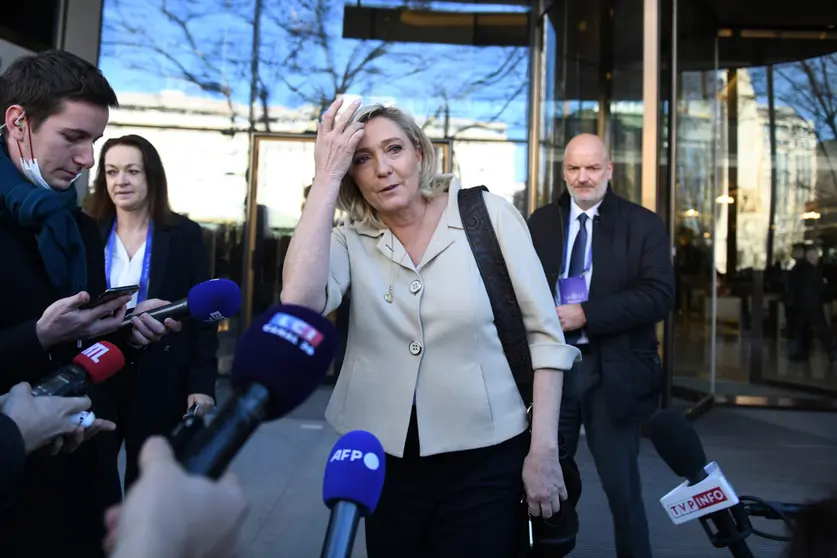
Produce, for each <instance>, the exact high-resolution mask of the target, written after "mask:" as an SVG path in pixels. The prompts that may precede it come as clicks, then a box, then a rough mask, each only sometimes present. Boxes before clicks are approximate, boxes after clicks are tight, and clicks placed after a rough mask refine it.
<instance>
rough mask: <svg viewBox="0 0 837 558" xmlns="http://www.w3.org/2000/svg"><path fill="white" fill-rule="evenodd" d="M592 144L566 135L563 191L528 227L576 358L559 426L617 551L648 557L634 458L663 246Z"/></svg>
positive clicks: (665, 263)
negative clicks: (582, 453)
mask: <svg viewBox="0 0 837 558" xmlns="http://www.w3.org/2000/svg"><path fill="white" fill-rule="evenodd" d="M612 174H613V163H611V161H610V157H609V155H608V153H607V148H606V147H605V145H604V143H602V141H601V140H600V139H599V138H598V137H596V136H594V135H590V134H583V135H579V136H576V137H575V138H573V139H572V140H571V141H570V142H569V143H568V144H567V147H566V152H565V155H564V180H565V181H566V184H567V192H564V194H563V195H561V197H560V198H559V199H558V201H557V202H554V203H550V204H549V205H546V206H544V207H541V208H540V209H538V210H537V211H535V212H534V213H533V214H532V216H531V217H530V218H529V230H530V232H531V234H532V241H533V243H534V245H535V250H536V251H537V253H538V257H539V258H540V260H541V264H542V265H543V268H544V272H545V273H546V276H547V279H548V281H549V285H550V287H551V288H552V292H553V295H554V297H555V304H556V311H557V312H558V316H559V317H560V319H561V326H562V327H563V329H564V334H565V336H566V339H567V342H568V343H572V344H574V345H576V346H578V348H579V349H581V352H582V361H581V362H577V363H576V365H575V367H574V369H573V370H572V371H571V372H569V373H567V374H565V375H564V395H563V401H562V402H561V418H560V423H559V429H560V432H561V434H562V435H563V437H564V440H565V443H566V444H567V449H568V451H569V452H570V454H571V455H574V454H575V452H576V450H577V448H578V441H579V431H580V427H581V425H582V424H583V425H584V430H585V433H586V437H587V445H588V446H589V448H590V453H591V454H592V455H593V459H594V461H595V463H596V469H597V470H598V473H599V478H600V479H601V481H602V486H603V488H604V490H605V493H606V495H607V499H608V503H609V504H610V511H611V514H612V516H613V527H614V534H615V539H616V555H617V556H618V558H650V557H651V544H650V542H649V537H648V523H647V520H646V517H645V507H644V504H643V500H642V488H641V484H640V474H639V465H638V463H637V457H638V453H639V443H640V427H641V422H642V421H643V420H644V419H645V418H647V417H649V416H650V415H651V414H652V413H653V412H654V411H655V410H656V408H657V406H658V404H659V394H660V388H661V384H662V367H661V365H660V359H659V356H658V352H657V347H658V342H657V336H656V324H657V322H659V321H661V320H663V319H664V318H665V317H666V315H667V314H668V313H669V312H670V310H671V308H672V304H673V301H674V273H673V271H672V264H671V257H670V254H671V247H670V244H669V241H668V238H667V235H666V230H665V228H664V226H663V223H662V221H661V220H660V218H659V217H658V216H657V215H656V214H654V213H652V212H651V211H649V210H647V209H645V208H643V207H642V206H639V205H637V204H634V203H631V202H629V201H627V200H625V199H623V198H620V197H619V196H617V195H616V194H615V193H614V192H613V190H612V189H611V188H610V187H609V183H610V180H611V178H612Z"/></svg>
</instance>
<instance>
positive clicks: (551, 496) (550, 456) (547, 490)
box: [523, 447, 567, 519]
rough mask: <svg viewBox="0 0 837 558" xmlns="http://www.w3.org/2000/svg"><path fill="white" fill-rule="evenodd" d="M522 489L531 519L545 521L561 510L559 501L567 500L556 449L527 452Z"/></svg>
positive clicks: (533, 449) (538, 449) (535, 449)
mask: <svg viewBox="0 0 837 558" xmlns="http://www.w3.org/2000/svg"><path fill="white" fill-rule="evenodd" d="M523 487H524V489H525V490H526V503H527V504H528V506H529V515H531V516H532V517H539V516H542V517H543V518H544V519H547V518H549V517H552V516H553V515H555V514H557V513H558V512H559V511H560V510H561V500H566V499H567V488H566V487H565V486H564V473H563V472H562V471H561V461H560V458H559V455H558V448H557V447H555V448H554V449H553V448H549V449H540V448H534V447H533V448H531V449H530V450H529V455H527V456H526V460H525V461H524V462H523Z"/></svg>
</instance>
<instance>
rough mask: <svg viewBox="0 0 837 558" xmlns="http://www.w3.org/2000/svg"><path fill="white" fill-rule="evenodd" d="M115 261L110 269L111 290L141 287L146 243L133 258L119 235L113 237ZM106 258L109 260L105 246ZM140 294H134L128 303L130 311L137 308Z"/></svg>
mask: <svg viewBox="0 0 837 558" xmlns="http://www.w3.org/2000/svg"><path fill="white" fill-rule="evenodd" d="M113 236H114V237H115V238H114V243H113V260H112V261H111V267H110V277H108V279H109V280H110V286H111V288H116V287H126V286H128V285H139V284H140V279H141V278H142V263H143V260H144V259H145V244H146V243H145V242H143V243H142V246H140V247H139V250H137V252H136V254H134V257H133V258H129V257H128V251H127V250H126V249H125V245H124V244H122V240H121V239H120V238H119V235H118V234H114V235H113ZM105 258H107V246H105ZM138 296H139V293H138V292H136V293H134V296H132V297H131V300H130V301H129V302H128V309H129V310H130V309H131V308H134V307H136V305H137V297H138Z"/></svg>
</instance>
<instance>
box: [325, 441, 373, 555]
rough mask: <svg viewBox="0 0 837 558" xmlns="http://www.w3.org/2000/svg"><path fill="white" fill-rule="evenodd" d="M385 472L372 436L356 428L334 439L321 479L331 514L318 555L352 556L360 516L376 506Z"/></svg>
mask: <svg viewBox="0 0 837 558" xmlns="http://www.w3.org/2000/svg"><path fill="white" fill-rule="evenodd" d="M385 474H386V456H385V455H384V448H383V446H381V442H379V441H378V439H377V438H376V437H375V436H373V435H372V434H370V433H369V432H365V431H363V430H355V431H352V432H349V433H347V434H345V435H344V436H343V437H342V438H340V439H339V440H337V443H336V444H334V447H333V448H332V450H331V454H330V457H329V458H328V463H326V469H325V476H324V478H323V502H324V503H325V505H326V506H328V507H329V508H330V509H331V517H330V518H329V520H328V530H327V531H326V536H325V540H324V541H323V551H322V553H321V554H320V558H349V556H351V554H352V548H353V547H354V544H355V534H356V533H357V527H358V523H359V522H360V518H361V517H366V516H368V515H370V514H371V513H372V512H374V511H375V508H376V507H377V506H378V500H379V499H380V497H381V491H382V490H383V488H384V476H385Z"/></svg>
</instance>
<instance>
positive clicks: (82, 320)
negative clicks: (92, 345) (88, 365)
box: [35, 292, 131, 349]
mask: <svg viewBox="0 0 837 558" xmlns="http://www.w3.org/2000/svg"><path fill="white" fill-rule="evenodd" d="M130 300H131V296H130V295H126V296H122V297H119V298H116V299H114V300H111V301H110V302H106V303H105V304H101V305H99V306H96V307H94V308H87V309H84V310H82V307H83V306H85V305H86V304H87V303H89V302H90V295H89V294H88V293H86V292H80V293H78V294H75V295H73V296H71V297H68V298H62V299H60V300H56V301H55V302H53V303H52V304H51V305H49V306H48V307H47V309H46V310H44V314H43V315H42V316H41V318H40V319H39V320H38V323H37V325H36V326H35V331H36V333H37V335H38V339H39V340H40V342H41V346H43V347H44V348H45V349H49V348H50V347H53V346H55V345H58V344H60V343H64V342H67V341H76V340H79V339H93V338H96V337H101V336H103V335H107V334H108V333H112V332H114V331H116V329H117V328H118V327H119V325H120V324H121V323H122V320H123V319H125V305H126V304H128V302H129V301H130Z"/></svg>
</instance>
